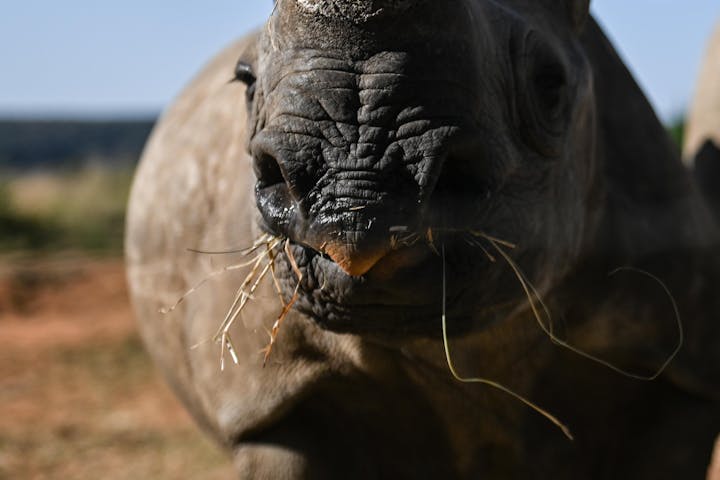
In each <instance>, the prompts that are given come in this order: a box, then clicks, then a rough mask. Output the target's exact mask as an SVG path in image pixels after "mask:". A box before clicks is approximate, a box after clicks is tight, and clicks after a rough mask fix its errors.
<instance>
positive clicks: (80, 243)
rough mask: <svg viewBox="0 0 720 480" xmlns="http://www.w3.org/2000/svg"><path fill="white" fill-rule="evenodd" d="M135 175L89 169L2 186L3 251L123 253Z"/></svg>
mask: <svg viewBox="0 0 720 480" xmlns="http://www.w3.org/2000/svg"><path fill="white" fill-rule="evenodd" d="M131 175H132V174H131V171H130V170H112V169H107V168H103V167H86V168H83V169H81V170H77V171H73V172H62V173H29V174H24V175H19V176H12V177H9V179H7V180H5V181H4V182H2V183H0V251H3V252H7V251H27V250H32V251H48V252H50V251H58V250H84V251H92V252H96V253H109V254H116V253H120V252H121V251H122V239H123V226H124V221H125V205H126V202H127V197H128V191H129V187H130V181H131Z"/></svg>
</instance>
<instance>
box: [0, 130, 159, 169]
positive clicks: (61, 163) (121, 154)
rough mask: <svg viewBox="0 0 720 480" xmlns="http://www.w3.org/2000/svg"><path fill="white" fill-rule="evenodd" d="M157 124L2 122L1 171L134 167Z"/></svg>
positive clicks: (0, 139)
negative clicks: (88, 165) (93, 164)
mask: <svg viewBox="0 0 720 480" xmlns="http://www.w3.org/2000/svg"><path fill="white" fill-rule="evenodd" d="M154 123H155V120H154V119H153V120H137V121H63V120H57V121H45V120H42V121H35V120H22V121H15V120H0V170H4V171H15V172H23V171H28V170H35V169H51V170H56V169H58V170H62V169H74V168H78V167H82V166H83V165H85V164H86V163H88V162H89V161H98V162H101V163H103V164H105V165H107V166H109V167H128V166H133V165H134V163H135V162H137V159H138V158H139V157H140V153H141V152H142V148H143V146H144V145H145V141H146V140H147V138H148V135H149V134H150V131H151V130H152V127H153V124H154Z"/></svg>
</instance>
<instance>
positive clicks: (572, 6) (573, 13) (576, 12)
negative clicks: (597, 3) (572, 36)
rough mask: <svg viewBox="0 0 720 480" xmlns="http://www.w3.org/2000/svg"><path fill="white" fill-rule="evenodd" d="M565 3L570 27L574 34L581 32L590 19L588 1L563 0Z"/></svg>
mask: <svg viewBox="0 0 720 480" xmlns="http://www.w3.org/2000/svg"><path fill="white" fill-rule="evenodd" d="M565 3H566V5H567V14H568V17H569V19H570V25H572V28H573V29H574V30H575V31H576V32H578V33H580V32H582V31H583V30H584V29H585V24H586V23H587V19H588V17H590V0H565Z"/></svg>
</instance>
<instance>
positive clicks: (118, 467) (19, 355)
mask: <svg viewBox="0 0 720 480" xmlns="http://www.w3.org/2000/svg"><path fill="white" fill-rule="evenodd" d="M59 478H62V479H97V478H103V479H109V480H115V479H118V480H119V479H160V480H163V479H195V478H197V479H211V480H212V479H221V478H222V479H227V478H234V475H233V472H232V468H231V465H230V461H229V459H228V458H226V456H225V455H224V454H223V453H222V452H220V451H219V450H218V449H217V448H216V447H215V446H214V445H213V444H211V443H210V442H209V441H208V440H207V439H205V438H204V437H203V435H202V434H201V433H200V432H199V431H198V430H197V428H196V427H195V426H194V425H193V424H192V421H191V420H190V418H189V416H188V415H187V414H186V413H185V411H184V410H183V409H182V407H181V406H180V405H179V404H178V402H177V401H176V400H175V398H174V397H173V395H172V393H170V391H169V390H168V388H167V387H166V386H165V385H164V384H163V383H162V381H161V379H160V378H159V376H158V375H157V373H156V372H155V370H154V368H153V366H152V364H151V362H150V359H149V358H148V356H147V354H146V353H145V352H144V350H143V348H142V344H141V342H140V340H139V337H138V334H137V332H136V328H135V324H134V320H133V318H132V313H131V309H130V306H129V304H128V300H127V291H126V287H125V277H124V272H123V267H122V262H121V260H119V259H104V260H90V259H87V258H82V257H72V256H69V255H64V256H59V257H55V258H50V259H41V260H38V259H36V258H35V259H32V260H29V259H25V260H22V259H3V260H0V479H59Z"/></svg>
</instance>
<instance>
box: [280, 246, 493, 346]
mask: <svg viewBox="0 0 720 480" xmlns="http://www.w3.org/2000/svg"><path fill="white" fill-rule="evenodd" d="M424 240H426V239H423V241H422V242H420V241H419V242H417V243H415V244H413V245H408V246H401V247H399V248H397V249H394V250H392V251H390V252H389V253H388V254H387V255H385V256H384V257H383V258H382V259H380V261H378V262H377V264H376V265H374V266H373V267H372V268H371V269H370V270H368V271H367V272H366V273H365V274H363V275H361V276H352V275H349V274H348V273H347V272H345V271H344V270H343V269H342V268H341V267H340V266H339V265H338V264H337V263H336V262H335V261H334V260H333V259H331V258H330V257H329V256H328V255H327V254H324V253H322V252H319V251H317V250H315V249H314V248H312V247H309V246H307V245H303V244H301V243H297V242H293V241H288V243H289V245H288V249H287V250H288V251H289V253H290V255H292V257H293V258H292V261H294V262H295V264H296V265H297V267H298V269H299V270H300V272H301V273H302V278H301V280H300V282H299V283H298V279H297V274H296V272H295V270H294V268H293V266H292V263H291V261H290V259H289V258H288V256H287V254H284V255H279V256H278V258H277V261H278V265H277V267H276V269H277V271H278V277H279V282H280V284H281V288H282V289H283V291H284V292H285V294H286V295H291V294H292V292H294V291H295V289H296V288H297V292H298V297H297V300H296V302H295V303H294V304H293V308H294V309H295V310H297V311H299V312H300V313H303V314H305V315H307V316H309V317H310V318H312V319H313V320H314V321H315V322H316V323H317V324H318V325H320V326H321V327H322V328H324V329H328V330H331V331H335V332H338V333H356V334H381V335H385V334H392V335H421V336H433V337H435V336H439V335H440V333H441V331H440V327H439V325H440V319H441V315H442V314H443V305H445V309H446V310H445V313H446V314H447V315H448V316H450V317H452V318H453V319H454V320H456V321H457V322H454V324H455V325H456V327H454V328H453V331H452V332H451V333H452V334H462V333H464V332H465V331H466V329H467V328H469V327H470V323H471V322H469V320H470V319H472V318H473V317H477V316H478V315H477V314H478V312H479V311H480V310H482V309H484V307H483V302H479V301H478V295H477V292H476V291H475V290H476V289H475V288H472V284H470V285H469V284H468V283H467V282H465V281H462V282H461V281H455V280H454V279H453V278H443V262H445V263H446V268H448V269H449V270H450V271H451V272H452V271H458V272H459V271H460V270H464V269H468V270H469V269H470V266H469V265H470V264H472V270H473V271H474V274H475V275H476V276H477V275H478V274H480V273H482V272H486V273H490V272H491V270H492V269H491V268H490V266H491V264H492V262H491V261H490V260H489V259H488V258H487V257H484V256H480V255H482V253H481V252H479V251H477V249H475V250H473V251H472V252H471V253H472V257H471V261H468V249H469V248H472V247H469V245H468V244H467V243H466V242H465V240H464V239H462V238H458V237H457V236H443V237H441V238H439V239H438V241H441V242H443V247H442V248H445V249H446V252H447V254H446V256H445V258H443V255H442V254H441V252H440V251H439V250H438V248H436V247H433V246H432V245H430V244H429V243H426V242H425V241H424ZM478 254H480V255H478ZM463 263H464V265H463ZM466 273H467V272H465V271H463V272H462V275H465V274H466ZM477 281H478V282H483V280H482V279H480V278H478V279H477ZM487 281H488V283H489V285H496V284H497V283H493V282H490V281H489V279H488V280H487ZM443 282H446V290H447V291H446V297H445V299H443ZM484 291H485V294H486V295H483V296H487V300H488V303H487V310H488V311H489V310H491V309H492V308H493V307H492V305H494V304H496V303H497V300H498V299H499V296H498V295H497V292H496V291H495V289H494V287H493V286H488V287H487V288H484ZM288 298H289V297H288ZM485 318H486V319H489V318H490V317H489V316H486V317H485Z"/></svg>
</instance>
